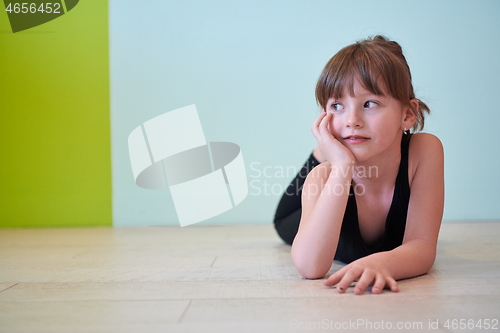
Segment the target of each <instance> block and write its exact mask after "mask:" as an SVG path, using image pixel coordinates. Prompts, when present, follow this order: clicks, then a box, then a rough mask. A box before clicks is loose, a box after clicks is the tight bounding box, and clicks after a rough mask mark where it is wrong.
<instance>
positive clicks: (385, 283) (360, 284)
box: [323, 255, 399, 295]
mask: <svg viewBox="0 0 500 333" xmlns="http://www.w3.org/2000/svg"><path fill="white" fill-rule="evenodd" d="M356 281H357V283H356V285H355V286H354V293H355V294H356V295H362V294H363V293H364V291H365V289H366V288H367V287H368V286H372V289H371V292H372V294H380V293H382V290H383V289H384V288H386V287H387V288H389V289H390V290H391V291H393V292H398V291H399V289H398V283H397V282H396V280H394V279H393V278H392V276H391V274H390V273H389V271H388V270H387V269H386V268H385V267H384V265H383V263H382V262H381V261H379V260H377V256H375V255H371V256H368V257H364V258H361V259H358V260H356V261H353V262H352V263H350V264H349V265H347V266H345V267H343V268H342V269H340V270H338V271H337V272H335V273H334V274H332V275H330V276H329V277H328V279H326V280H325V281H323V284H324V285H325V286H335V285H336V287H337V291H338V292H339V293H344V292H345V291H346V290H347V288H349V286H350V285H351V284H352V283H353V282H356Z"/></svg>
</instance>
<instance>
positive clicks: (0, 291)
mask: <svg viewBox="0 0 500 333" xmlns="http://www.w3.org/2000/svg"><path fill="white" fill-rule="evenodd" d="M18 284H19V282H18V283H16V284H13V285H12V286H10V287H8V288H5V289H3V290H0V293H2V292H4V291H6V290H9V289H10V288H12V287H15V286H17V285H18Z"/></svg>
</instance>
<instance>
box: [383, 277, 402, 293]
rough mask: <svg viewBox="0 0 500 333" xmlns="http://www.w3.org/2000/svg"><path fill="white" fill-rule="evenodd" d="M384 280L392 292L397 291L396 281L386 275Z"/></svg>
mask: <svg viewBox="0 0 500 333" xmlns="http://www.w3.org/2000/svg"><path fill="white" fill-rule="evenodd" d="M386 282H387V285H388V286H389V289H391V291H392V292H395V293H397V292H398V291H399V287H398V283H397V282H396V280H394V279H393V278H392V277H390V276H388V277H387V279H386Z"/></svg>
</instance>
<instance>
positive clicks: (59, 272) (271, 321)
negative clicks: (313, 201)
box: [0, 221, 500, 332]
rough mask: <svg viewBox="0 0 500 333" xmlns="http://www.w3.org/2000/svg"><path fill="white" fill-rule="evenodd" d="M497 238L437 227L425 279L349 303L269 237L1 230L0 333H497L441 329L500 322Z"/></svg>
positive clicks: (199, 231) (495, 227) (213, 231)
mask: <svg viewBox="0 0 500 333" xmlns="http://www.w3.org/2000/svg"><path fill="white" fill-rule="evenodd" d="M499 238H500V221H491V222H468V223H464V222H462V223H444V224H443V226H442V228H441V233H440V240H439V246H438V256H437V259H436V263H435V265H434V267H433V268H432V270H431V271H430V272H429V273H428V274H425V275H423V276H419V277H416V278H412V279H407V280H403V281H399V286H400V292H399V293H391V292H389V291H385V292H384V293H383V294H381V295H372V294H370V292H366V293H365V294H364V295H362V296H355V295H354V294H353V293H352V288H350V289H349V290H348V291H347V293H345V294H338V293H337V292H336V291H335V290H334V289H333V288H328V287H324V286H323V285H322V283H321V282H322V280H307V279H303V278H301V277H300V275H299V274H298V273H297V271H296V270H295V268H294V266H293V263H292V260H291V258H290V246H288V245H285V244H283V243H282V242H281V240H280V239H279V238H278V236H277V234H276V232H275V231H274V228H273V226H272V225H239V226H196V225H195V226H190V227H185V228H180V227H142V228H62V229H3V230H0V332H301V331H305V332H316V331H317V332H324V331H353V332H372V331H377V332H382V331H392V332H405V331H407V332H417V331H418V332H485V331H486V332H487V331H497V332H498V331H499V330H500V323H499V324H497V326H496V327H497V328H498V329H497V330H492V329H490V330H485V329H484V328H483V329H481V330H480V329H479V328H477V327H475V328H473V329H468V328H466V329H460V328H456V329H453V328H452V327H445V323H446V320H448V319H450V322H449V323H450V324H451V323H452V322H451V320H452V319H459V320H460V319H466V320H467V322H468V320H469V319H472V320H474V323H477V322H478V320H484V319H489V320H490V322H491V320H492V319H495V320H497V321H498V320H500V242H499V241H498V239H499ZM339 267H341V266H340V265H338V264H336V263H334V264H332V268H331V270H330V273H331V272H334V271H335V270H336V269H338V268H339ZM382 321H383V323H384V325H385V326H384V327H385V328H387V326H388V323H390V324H392V325H393V326H394V325H397V324H398V323H402V324H403V325H404V324H406V325H409V324H412V325H417V326H416V327H413V328H412V329H405V328H404V327H403V328H402V329H396V328H395V327H393V329H392V330H384V329H381V328H380V327H381V326H380V325H382ZM436 321H438V325H437V327H436V329H431V328H430V327H429V325H430V323H435V322H436ZM353 322H354V323H355V324H356V326H355V327H356V329H353V327H354V326H352V323H353ZM369 323H371V325H372V326H371V327H370V326H369ZM408 323H409V324H408ZM419 323H420V325H421V326H418V325H419ZM335 324H337V325H342V324H343V325H344V328H346V327H345V325H346V324H349V325H350V326H349V327H347V329H346V330H342V329H336V328H335ZM377 324H378V325H379V329H376V327H375V326H376V325H377Z"/></svg>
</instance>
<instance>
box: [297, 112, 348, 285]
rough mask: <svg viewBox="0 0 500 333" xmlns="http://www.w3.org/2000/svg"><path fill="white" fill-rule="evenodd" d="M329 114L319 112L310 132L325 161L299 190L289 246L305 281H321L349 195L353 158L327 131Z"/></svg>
mask: <svg viewBox="0 0 500 333" xmlns="http://www.w3.org/2000/svg"><path fill="white" fill-rule="evenodd" d="M332 119H333V114H332V113H326V112H325V111H323V112H322V113H321V114H320V116H319V117H318V118H317V119H316V121H315V122H314V124H313V126H312V128H311V130H312V132H313V135H314V137H315V138H316V139H317V140H318V146H319V148H320V149H321V152H322V153H323V156H324V157H325V158H326V159H327V160H328V161H335V164H331V163H330V162H324V163H322V164H320V165H318V166H317V167H316V168H314V169H313V170H312V171H311V172H310V173H309V175H308V176H307V178H306V181H305V183H304V188H303V189H302V215H301V218H300V224H299V230H298V231H297V235H296V236H295V239H294V241H293V244H292V259H293V262H294V264H295V267H296V268H297V271H298V272H299V273H300V274H301V275H302V276H303V277H306V278H309V279H316V278H322V277H324V276H325V274H326V273H327V272H328V270H329V269H330V267H331V265H332V261H333V258H334V256H335V251H336V249H337V243H338V239H339V235H340V228H341V226H342V219H343V217H344V211H345V207H346V205H347V199H348V196H349V189H350V183H351V179H352V174H353V165H354V162H355V158H354V156H353V155H352V153H351V151H350V150H349V149H347V148H346V147H344V146H343V145H342V144H341V143H340V142H338V141H337V140H336V139H335V137H334V136H333V135H332V133H331V132H330V129H329V125H328V124H329V123H330V122H331V120H332Z"/></svg>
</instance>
